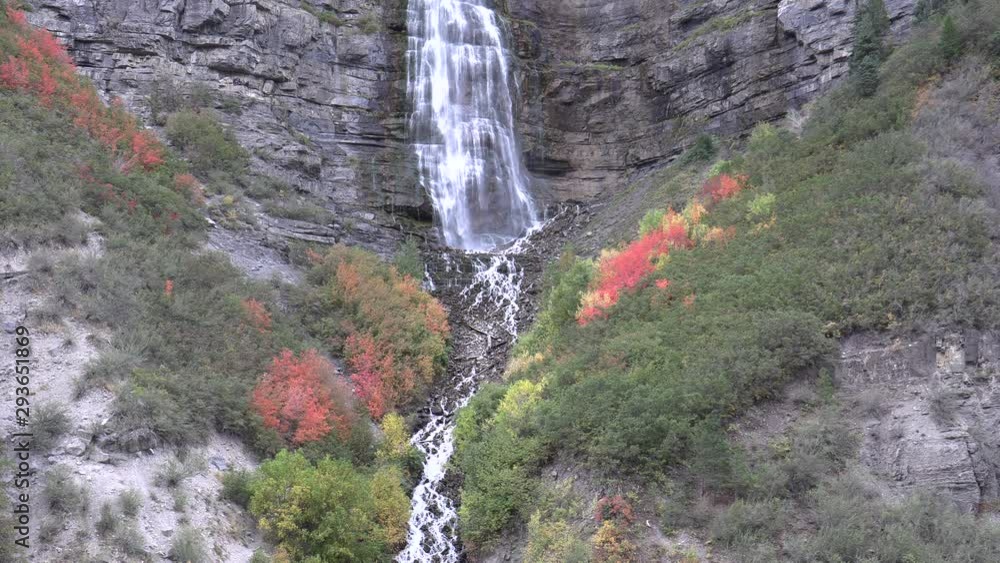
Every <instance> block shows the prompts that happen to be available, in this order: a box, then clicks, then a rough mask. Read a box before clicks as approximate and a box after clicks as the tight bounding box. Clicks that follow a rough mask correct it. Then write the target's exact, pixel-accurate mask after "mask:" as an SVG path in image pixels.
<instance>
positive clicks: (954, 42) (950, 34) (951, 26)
mask: <svg viewBox="0 0 1000 563" xmlns="http://www.w3.org/2000/svg"><path fill="white" fill-rule="evenodd" d="M962 43H963V39H962V35H961V34H960V33H959V32H958V28H957V27H955V20H954V19H952V17H951V16H950V15H947V16H945V17H944V20H943V21H942V22H941V39H940V40H939V42H938V48H939V49H941V56H942V57H943V58H944V60H945V61H948V62H951V61H954V60H955V59H957V58H958V57H959V56H960V55H961V54H962Z"/></svg>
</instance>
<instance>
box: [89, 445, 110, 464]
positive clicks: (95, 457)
mask: <svg viewBox="0 0 1000 563" xmlns="http://www.w3.org/2000/svg"><path fill="white" fill-rule="evenodd" d="M87 459H89V460H90V461H93V462H94V463H108V464H110V463H111V456H110V455H108V454H106V453H104V452H103V451H101V450H100V449H98V448H94V449H93V450H91V451H90V453H89V454H87Z"/></svg>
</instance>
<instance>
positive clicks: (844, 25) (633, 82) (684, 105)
mask: <svg viewBox="0 0 1000 563" xmlns="http://www.w3.org/2000/svg"><path fill="white" fill-rule="evenodd" d="M508 2H509V6H508V8H507V9H508V13H509V14H510V18H511V23H512V27H513V29H514V30H515V37H516V51H517V55H518V57H519V58H520V61H521V63H522V64H521V77H520V78H521V89H522V91H523V95H522V102H523V111H522V137H523V138H524V139H525V145H526V148H527V153H528V165H529V168H530V169H531V170H532V172H534V173H535V175H536V176H537V177H538V178H539V180H540V181H539V182H538V184H539V189H540V190H543V191H544V192H545V193H547V194H548V196H549V197H550V198H552V199H556V200H573V199H575V200H587V199H589V198H591V197H593V196H595V195H596V194H600V193H604V192H607V191H608V190H612V189H614V188H615V187H616V186H620V185H621V183H622V182H624V181H627V179H628V178H629V177H630V175H631V174H632V173H633V172H635V171H637V170H641V169H643V168H646V167H655V166H656V165H657V164H660V163H662V162H664V161H665V160H666V159H668V158H670V157H671V156H673V155H676V154H677V153H678V152H679V151H680V150H681V149H682V147H683V146H684V145H685V144H688V143H690V142H691V140H692V139H693V138H694V137H695V136H697V135H698V134H699V133H702V132H705V133H710V134H715V135H732V134H738V133H742V132H746V131H748V130H749V129H750V128H752V127H753V126H754V125H755V124H756V123H758V122H761V121H770V120H774V119H777V118H780V117H782V116H783V115H785V114H786V113H787V111H788V110H789V109H791V108H798V107H800V106H802V105H803V104H804V103H806V102H807V101H809V100H810V99H812V98H814V97H815V96H816V95H817V94H819V93H821V92H823V91H825V90H827V89H828V88H829V87H830V86H831V85H832V84H834V83H835V82H836V81H837V79H838V78H840V77H842V76H844V75H845V74H846V72H847V59H848V57H849V55H850V49H851V37H852V35H851V33H852V27H853V26H852V22H853V19H854V12H855V0H671V1H667V2H664V1H658V0H618V1H615V2H603V1H599V0H523V1H512V0H508ZM915 4H916V0H886V7H887V11H888V13H889V17H890V19H891V21H892V22H893V33H894V34H895V35H896V36H897V37H898V36H901V35H903V34H905V33H906V31H907V30H908V29H909V26H910V22H911V20H912V17H911V16H912V13H913V9H914V5H915Z"/></svg>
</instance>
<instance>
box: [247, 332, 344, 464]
mask: <svg viewBox="0 0 1000 563" xmlns="http://www.w3.org/2000/svg"><path fill="white" fill-rule="evenodd" d="M253 407H254V410H256V412H257V413H258V414H259V415H260V416H261V418H262V419H263V422H264V425H265V426H267V427H268V428H273V429H274V430H277V431H278V433H279V434H280V435H281V436H282V437H283V438H285V439H286V440H288V441H289V442H290V443H291V444H292V445H296V446H298V445H302V444H304V443H306V442H313V441H316V440H319V439H321V438H323V437H325V436H326V435H327V434H329V433H330V432H331V431H336V432H337V435H338V437H339V438H340V439H341V440H346V439H347V436H348V435H349V434H350V431H351V425H352V424H353V423H354V418H355V417H354V413H353V411H352V410H351V404H350V389H349V388H348V386H347V384H346V382H344V381H343V380H342V379H339V378H337V376H336V375H335V374H334V370H333V366H332V365H331V364H330V362H329V361H328V360H326V359H325V358H323V357H321V356H320V355H319V353H318V352H317V351H316V350H313V349H309V350H306V351H305V352H303V353H302V354H300V355H299V356H298V357H296V356H295V354H293V353H292V351H291V350H287V349H286V350H282V352H281V354H279V355H278V356H277V357H275V358H274V360H273V361H272V362H271V367H270V369H269V370H268V371H267V373H266V374H264V376H263V377H262V378H261V380H260V382H259V383H258V384H257V387H256V388H255V389H254V392H253Z"/></svg>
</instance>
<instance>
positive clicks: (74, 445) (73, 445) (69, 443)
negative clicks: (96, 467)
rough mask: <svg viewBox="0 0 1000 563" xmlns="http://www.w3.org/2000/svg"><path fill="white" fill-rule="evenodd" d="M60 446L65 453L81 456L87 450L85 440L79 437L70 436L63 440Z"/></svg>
mask: <svg viewBox="0 0 1000 563" xmlns="http://www.w3.org/2000/svg"><path fill="white" fill-rule="evenodd" d="M62 448H63V451H64V452H66V454H67V455H72V456H81V455H83V453H84V452H85V451H87V442H84V441H83V440H81V439H80V438H76V437H71V438H68V439H66V440H65V441H64V442H63V444H62Z"/></svg>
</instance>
